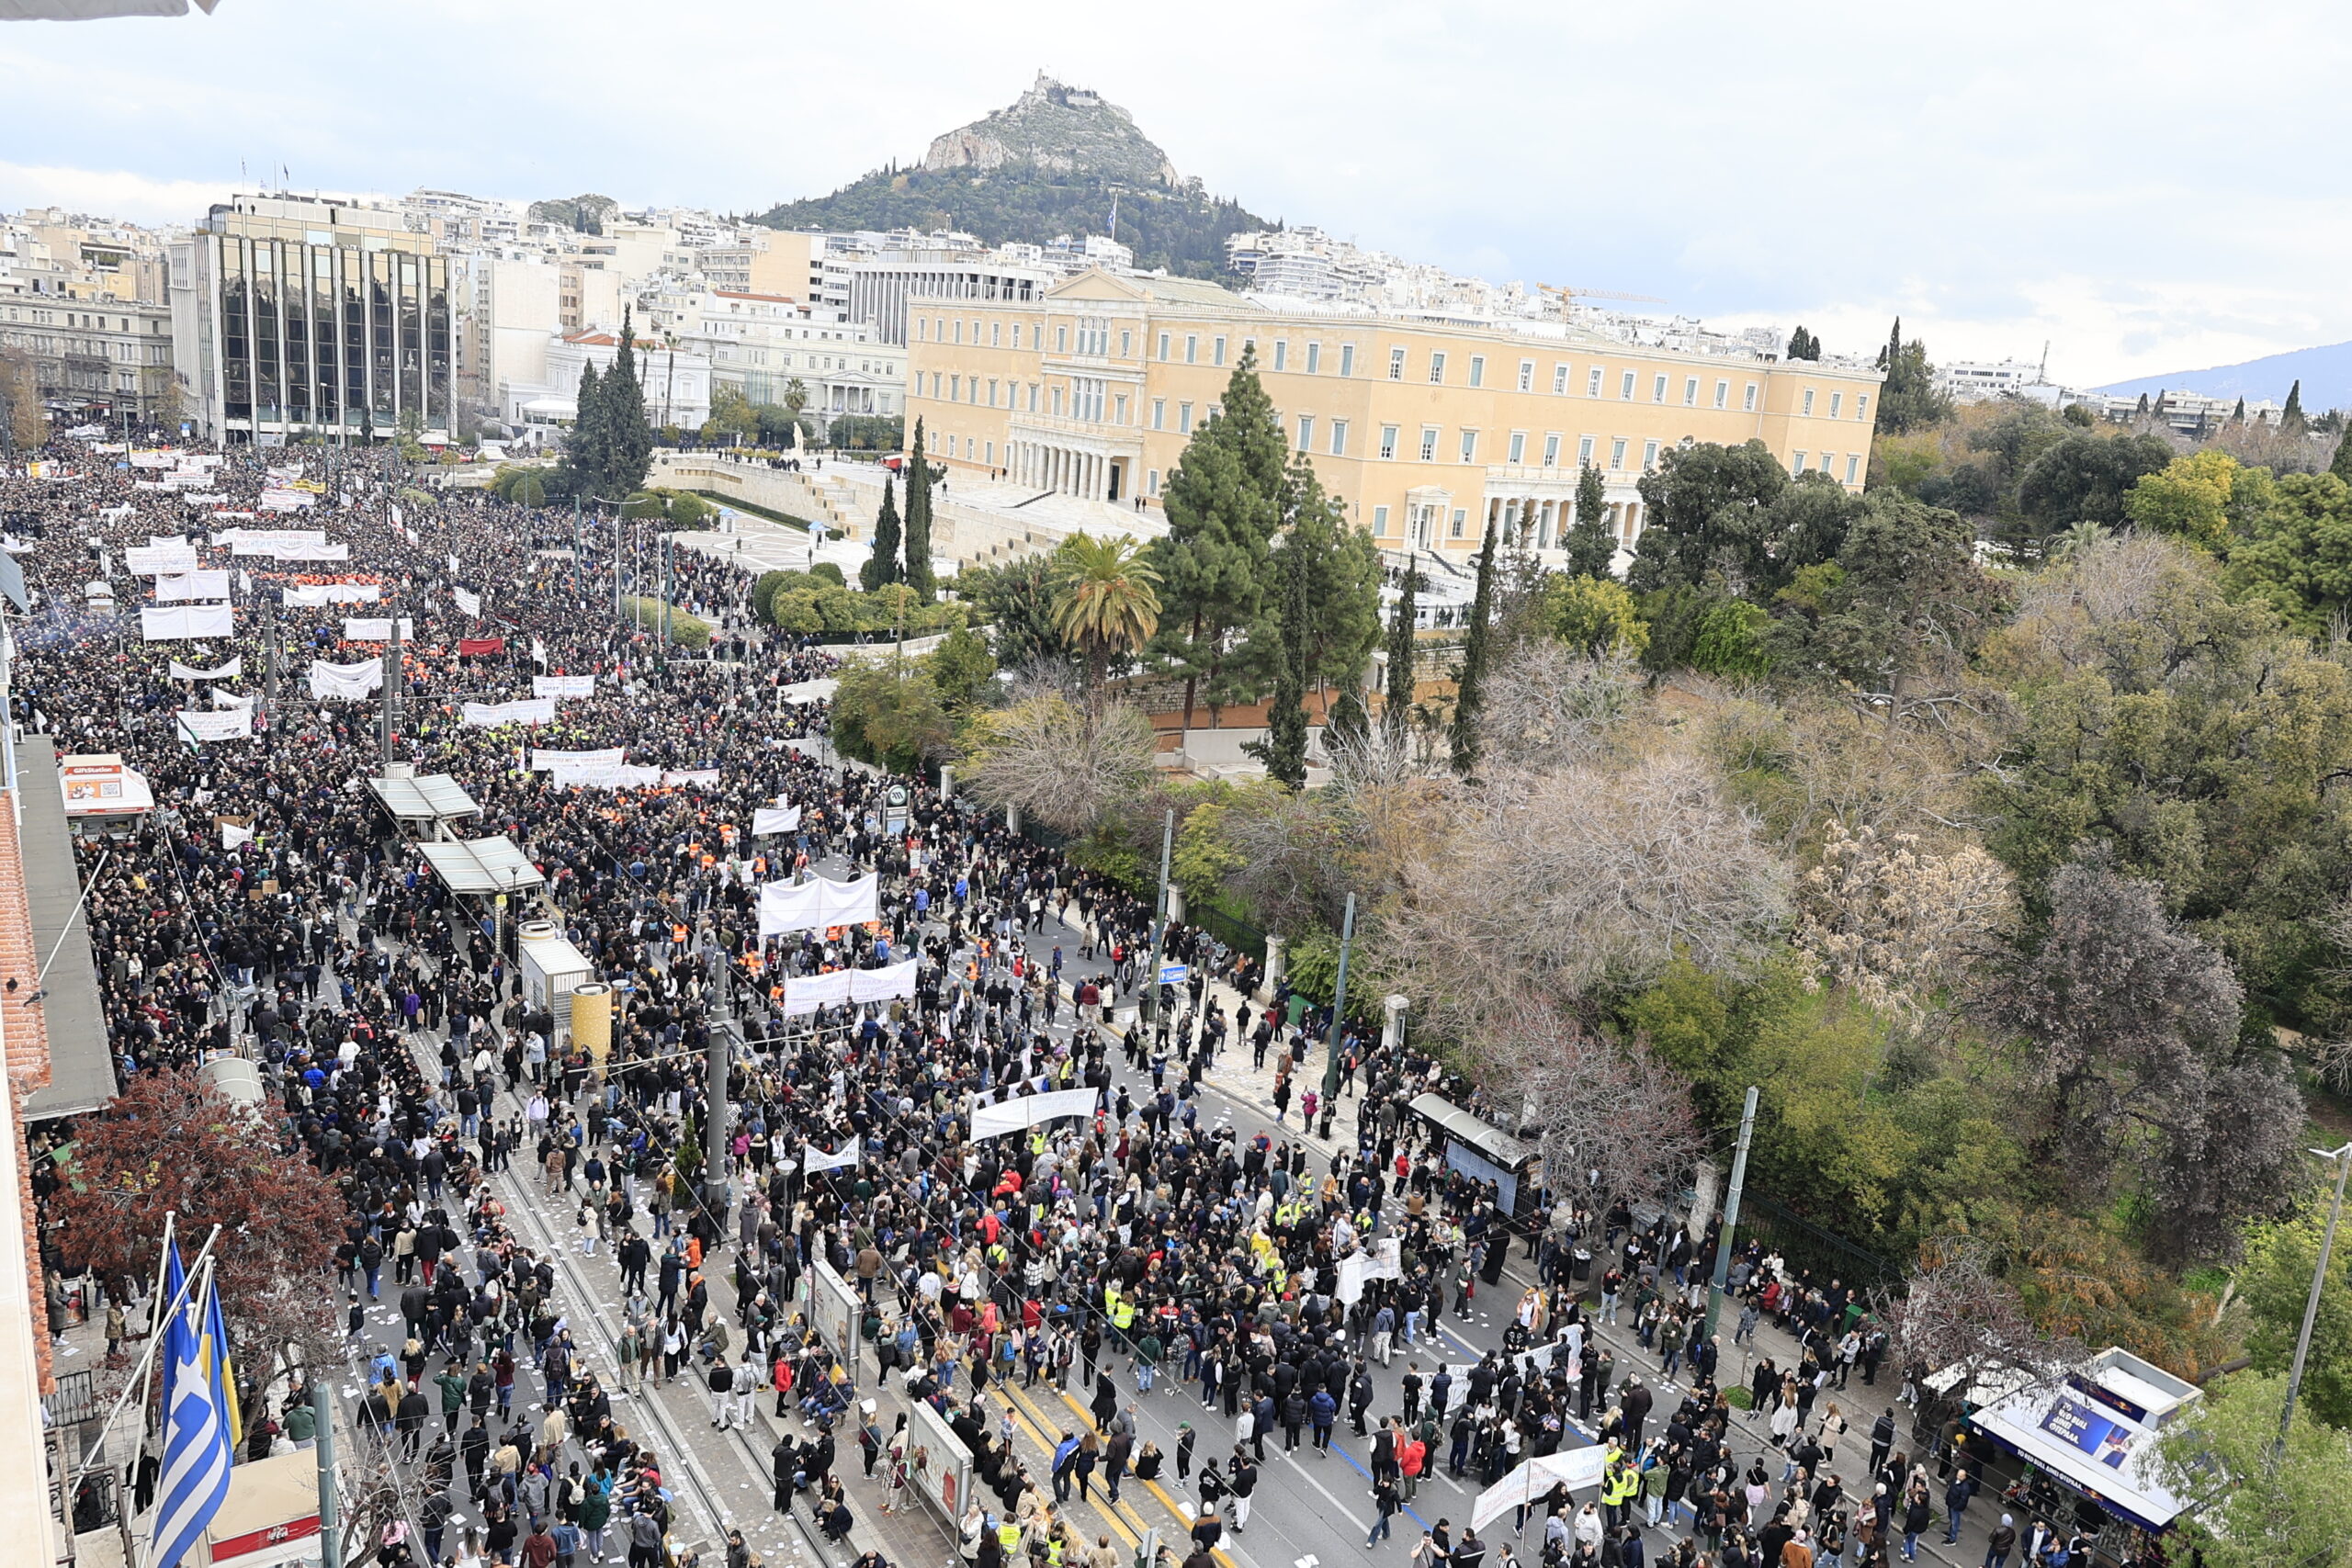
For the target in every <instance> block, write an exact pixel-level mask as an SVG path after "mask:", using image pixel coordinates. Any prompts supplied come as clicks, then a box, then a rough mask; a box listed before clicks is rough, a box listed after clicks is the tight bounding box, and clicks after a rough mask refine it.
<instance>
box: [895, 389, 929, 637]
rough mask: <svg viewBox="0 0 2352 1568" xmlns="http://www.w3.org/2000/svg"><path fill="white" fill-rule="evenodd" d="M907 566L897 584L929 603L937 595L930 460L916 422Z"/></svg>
mask: <svg viewBox="0 0 2352 1568" xmlns="http://www.w3.org/2000/svg"><path fill="white" fill-rule="evenodd" d="M906 552H907V564H906V569H905V572H904V574H903V575H902V576H900V577H899V579H898V581H900V582H903V583H905V584H906V585H907V586H908V587H910V588H911V589H913V590H914V591H915V596H916V597H917V598H919V599H920V600H922V603H924V604H930V603H931V602H932V600H933V597H934V596H936V594H937V593H938V591H939V590H938V583H937V580H936V579H934V578H933V576H932V574H931V459H930V458H929V457H924V456H923V451H922V421H921V420H920V419H918V420H917V421H915V444H914V449H913V450H912V452H910V454H909V455H908V457H907V522H906Z"/></svg>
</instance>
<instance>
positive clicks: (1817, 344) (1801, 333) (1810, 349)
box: [1787, 326, 1821, 359]
mask: <svg viewBox="0 0 2352 1568" xmlns="http://www.w3.org/2000/svg"><path fill="white" fill-rule="evenodd" d="M1787 357H1789V358H1791V359H1818V358H1820V357H1821V340H1820V339H1819V338H1817V337H1815V336H1814V335H1813V334H1812V333H1809V332H1807V331H1805V330H1804V327H1803V326H1799V327H1798V328H1797V330H1796V331H1794V332H1792V333H1790V334H1789V351H1788V355H1787Z"/></svg>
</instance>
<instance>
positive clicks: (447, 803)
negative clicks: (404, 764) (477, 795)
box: [368, 773, 481, 822]
mask: <svg viewBox="0 0 2352 1568" xmlns="http://www.w3.org/2000/svg"><path fill="white" fill-rule="evenodd" d="M368 788H369V789H372V790H374V791H375V792H376V798H377V799H378V800H380V801H382V802H383V803H384V809H385V810H387V811H389V812H390V813H391V814H392V815H393V816H394V817H397V818H400V819H401V821H403V822H447V821H450V820H452V819H454V818H459V817H479V816H481V807H479V806H477V805H475V804H474V797H473V796H472V795H468V794H467V793H466V790H465V786H464V785H463V784H459V783H458V781H457V780H456V779H453V778H451V777H450V776H449V775H448V774H447V773H424V774H422V775H419V776H417V777H413V778H405V779H400V778H391V779H369V780H368Z"/></svg>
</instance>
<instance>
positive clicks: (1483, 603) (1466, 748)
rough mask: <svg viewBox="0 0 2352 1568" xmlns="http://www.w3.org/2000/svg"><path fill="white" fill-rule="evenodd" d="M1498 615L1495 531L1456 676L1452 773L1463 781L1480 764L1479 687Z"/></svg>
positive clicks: (1481, 553)
mask: <svg viewBox="0 0 2352 1568" xmlns="http://www.w3.org/2000/svg"><path fill="white" fill-rule="evenodd" d="M1494 613H1495V529H1494V528H1493V527H1492V526H1489V527H1488V528H1487V537H1486V541H1485V543H1483V544H1481V545H1480V546H1479V547H1478V587H1477V590H1476V592H1474V593H1473V594H1472V595H1471V598H1470V635H1469V636H1468V637H1466V638H1465V639H1464V641H1463V645H1462V670H1461V672H1460V673H1459V674H1457V675H1456V676H1455V677H1454V698H1453V771H1454V772H1455V773H1460V774H1461V775H1463V776H1464V778H1467V777H1469V776H1470V771H1471V770H1472V769H1474V768H1476V766H1477V765H1478V714H1479V710H1480V709H1481V707H1482V706H1483V705H1484V703H1483V694H1481V692H1480V690H1479V688H1480V686H1482V685H1483V684H1484V683H1485V682H1486V679H1487V642H1488V632H1489V627H1488V626H1487V623H1488V622H1489V621H1491V620H1492V619H1493V618H1494Z"/></svg>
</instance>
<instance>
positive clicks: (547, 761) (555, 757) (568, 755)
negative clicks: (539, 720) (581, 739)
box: [531, 746, 628, 773]
mask: <svg viewBox="0 0 2352 1568" xmlns="http://www.w3.org/2000/svg"><path fill="white" fill-rule="evenodd" d="M627 755H628V752H627V750H626V749H625V748H623V747H619V746H607V747H605V749H604V750H600V751H554V750H548V749H546V748H544V747H535V748H533V750H532V751H531V771H532V772H533V773H546V772H547V771H548V769H550V768H574V767H585V766H587V765H588V764H590V763H605V762H618V761H621V760H622V759H623V758H624V757H626V756H627Z"/></svg>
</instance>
